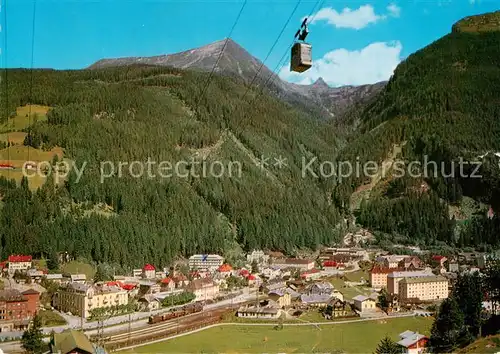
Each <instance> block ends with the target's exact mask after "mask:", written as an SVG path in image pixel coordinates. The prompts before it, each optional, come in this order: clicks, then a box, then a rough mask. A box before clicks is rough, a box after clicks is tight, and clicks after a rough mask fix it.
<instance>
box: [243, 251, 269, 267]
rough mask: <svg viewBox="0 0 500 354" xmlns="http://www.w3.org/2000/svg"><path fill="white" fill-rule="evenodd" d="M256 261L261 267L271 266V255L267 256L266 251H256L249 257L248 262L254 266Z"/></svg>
mask: <svg viewBox="0 0 500 354" xmlns="http://www.w3.org/2000/svg"><path fill="white" fill-rule="evenodd" d="M254 261H255V262H257V264H258V265H259V266H267V265H268V264H269V255H267V254H265V253H264V251H260V250H259V251H257V250H254V251H252V253H250V254H248V255H247V262H248V263H249V264H252V263H253V262H254Z"/></svg>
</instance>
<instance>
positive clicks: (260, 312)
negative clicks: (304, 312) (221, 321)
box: [236, 306, 280, 319]
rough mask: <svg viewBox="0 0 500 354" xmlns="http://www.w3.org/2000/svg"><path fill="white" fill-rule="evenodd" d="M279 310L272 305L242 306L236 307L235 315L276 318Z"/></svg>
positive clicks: (253, 317)
mask: <svg viewBox="0 0 500 354" xmlns="http://www.w3.org/2000/svg"><path fill="white" fill-rule="evenodd" d="M279 315H280V310H279V309H277V308H276V307H273V306H264V307H260V306H242V307H240V308H239V309H238V312H237V313H236V316H238V317H242V318H252V319H276V318H278V317H279Z"/></svg>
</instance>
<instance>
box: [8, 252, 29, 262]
mask: <svg viewBox="0 0 500 354" xmlns="http://www.w3.org/2000/svg"><path fill="white" fill-rule="evenodd" d="M32 260H33V257H31V256H24V255H20V254H19V255H10V256H9V258H8V261H9V263H19V262H31V261H32Z"/></svg>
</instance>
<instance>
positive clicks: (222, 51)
mask: <svg viewBox="0 0 500 354" xmlns="http://www.w3.org/2000/svg"><path fill="white" fill-rule="evenodd" d="M247 1H248V0H245V1H244V2H243V5H242V6H241V9H240V12H239V13H238V16H236V20H235V21H234V23H233V27H231V30H230V31H229V35H228V36H227V37H226V40H225V42H224V45H223V46H222V49H221V51H220V53H219V56H218V58H217V60H216V62H215V64H214V66H213V68H212V71H211V72H210V75H209V76H208V79H207V81H206V83H205V87H204V88H203V91H202V92H201V95H200V97H199V98H198V101H197V102H196V113H198V107H199V105H200V102H201V100H202V99H203V97H204V96H205V93H206V91H207V89H208V87H209V86H210V81H211V80H212V76H213V74H214V71H215V68H216V67H217V65H219V61H220V59H221V58H222V54H224V50H225V49H226V46H227V42H228V41H229V39H230V38H231V36H232V34H233V31H234V28H235V27H236V25H237V23H238V21H239V20H240V17H241V14H242V13H243V9H244V8H245V6H246V4H247Z"/></svg>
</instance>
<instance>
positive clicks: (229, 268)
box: [219, 263, 233, 273]
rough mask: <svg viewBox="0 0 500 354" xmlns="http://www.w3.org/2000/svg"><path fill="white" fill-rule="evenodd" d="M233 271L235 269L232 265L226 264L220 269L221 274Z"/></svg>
mask: <svg viewBox="0 0 500 354" xmlns="http://www.w3.org/2000/svg"><path fill="white" fill-rule="evenodd" d="M232 270H233V267H231V265H229V264H227V263H225V264H223V265H221V266H220V267H219V272H220V273H227V272H230V271H232Z"/></svg>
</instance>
